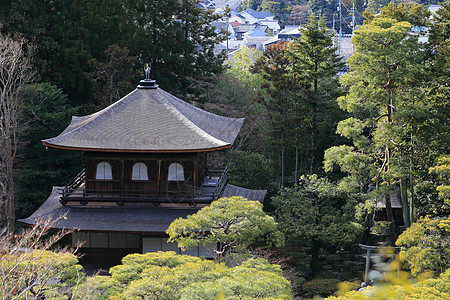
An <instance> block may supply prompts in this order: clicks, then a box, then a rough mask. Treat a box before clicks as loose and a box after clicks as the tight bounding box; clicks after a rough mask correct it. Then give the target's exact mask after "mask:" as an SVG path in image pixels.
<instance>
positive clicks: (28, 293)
mask: <svg viewBox="0 0 450 300" xmlns="http://www.w3.org/2000/svg"><path fill="white" fill-rule="evenodd" d="M77 263H78V259H77V258H76V256H75V255H73V254H72V253H64V252H60V253H55V252H52V251H48V250H32V251H30V252H22V253H14V254H4V255H2V256H1V257H0V272H1V274H2V276H0V289H1V290H2V292H1V293H0V294H1V295H2V297H3V296H5V295H9V296H14V297H20V299H25V298H28V297H33V296H35V295H42V294H43V293H44V294H55V295H60V294H59V293H58V290H59V288H60V287H61V285H62V284H64V285H65V286H66V287H67V289H68V288H69V287H72V286H74V285H76V284H78V282H79V281H80V279H81V278H82V277H83V276H82V275H81V269H82V267H81V266H80V265H77ZM8 292H10V293H8ZM60 296H61V295H60ZM2 299H11V298H9V297H6V298H2Z"/></svg>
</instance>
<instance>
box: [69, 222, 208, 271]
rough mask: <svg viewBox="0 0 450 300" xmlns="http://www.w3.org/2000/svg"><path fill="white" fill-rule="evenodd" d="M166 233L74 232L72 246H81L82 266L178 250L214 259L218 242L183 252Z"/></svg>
mask: <svg viewBox="0 0 450 300" xmlns="http://www.w3.org/2000/svg"><path fill="white" fill-rule="evenodd" d="M167 240H168V237H167V236H164V235H163V234H160V235H148V234H141V233H117V232H83V231H78V232H73V233H72V234H71V243H72V247H74V248H76V247H77V246H78V247H79V249H78V253H79V254H81V255H80V263H81V264H82V265H94V266H101V268H102V269H108V268H110V267H112V266H115V265H118V264H120V263H121V260H122V258H123V257H124V256H126V255H128V254H132V253H148V252H157V251H174V252H176V253H178V254H186V255H191V256H198V257H205V258H214V257H215V252H214V250H217V245H209V246H197V247H194V248H192V249H189V250H186V251H181V249H180V248H178V246H177V245H176V243H169V242H168V241H167Z"/></svg>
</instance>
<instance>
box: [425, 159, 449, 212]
mask: <svg viewBox="0 0 450 300" xmlns="http://www.w3.org/2000/svg"><path fill="white" fill-rule="evenodd" d="M429 170H430V173H434V174H437V176H438V178H439V181H440V182H441V185H439V186H438V187H437V188H436V189H437V191H438V192H439V197H441V198H443V199H444V202H446V203H447V204H448V205H450V155H443V156H441V157H439V158H438V159H437V163H436V165H435V166H434V167H430V169H429Z"/></svg>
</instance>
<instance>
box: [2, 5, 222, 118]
mask: <svg viewBox="0 0 450 300" xmlns="http://www.w3.org/2000/svg"><path fill="white" fill-rule="evenodd" d="M9 2H10V3H9V4H8V5H5V7H4V9H3V7H2V13H1V14H0V18H1V19H0V23H2V24H4V27H3V28H2V31H3V32H7V33H11V34H14V35H19V36H20V35H21V36H24V37H25V38H27V39H28V40H30V41H31V40H32V41H34V44H35V55H34V64H35V66H36V69H38V70H40V75H41V78H42V80H44V81H48V82H51V83H52V84H54V85H56V86H58V87H61V88H62V89H63V90H64V92H65V93H67V94H68V95H69V98H70V99H71V101H72V102H73V103H75V104H77V105H81V104H84V105H87V104H91V103H92V100H93V99H92V93H93V90H92V86H91V83H90V81H89V80H88V77H89V76H87V75H86V74H92V73H95V71H94V68H95V67H96V66H98V65H102V64H109V62H110V57H108V54H107V53H105V51H106V50H107V49H109V47H110V46H112V45H117V46H118V47H120V48H121V49H125V48H127V49H128V50H129V51H130V52H129V55H128V57H127V59H130V64H129V66H124V67H120V68H119V69H118V70H121V71H125V73H123V74H122V75H123V76H126V77H127V78H125V79H121V80H119V81H122V82H126V85H127V86H128V82H131V81H133V80H134V74H130V73H129V72H128V71H127V69H128V68H132V69H133V70H135V71H139V72H140V73H141V72H142V71H141V70H142V66H143V64H144V63H147V62H148V63H152V77H153V78H154V79H156V80H157V81H158V83H159V85H160V86H161V87H162V88H164V89H166V90H169V91H171V92H175V93H177V94H181V95H185V94H186V93H187V92H188V91H189V87H190V84H191V81H192V79H191V78H200V77H205V76H210V75H212V74H217V73H220V72H221V71H222V69H223V57H222V56H215V55H214V51H213V48H214V46H215V44H217V43H218V42H220V41H221V40H223V39H224V37H222V36H219V35H217V34H216V33H215V32H214V29H213V28H212V27H211V26H210V25H209V24H210V23H211V22H212V21H215V20H217V19H219V18H220V16H219V15H216V14H214V13H213V11H211V10H204V9H202V8H200V7H198V3H199V0H188V1H177V0H158V1H147V0H146V1H144V0H138V1H130V0H126V1H123V0H109V1H103V0H94V1H92V0H89V1H87V0H77V1H37V2H36V1H31V0H30V1H28V0H26V1H19V0H13V1H9ZM10 16H12V17H10ZM93 60H94V61H95V62H96V63H94V64H91V65H90V64H89V62H90V61H91V62H92V61H93ZM119 76H120V74H117V76H116V79H117V77H119ZM116 82H117V81H116ZM136 85H137V82H134V86H136ZM120 92H121V93H122V91H120ZM191 92H192V91H191ZM97 96H98V95H97ZM108 100H109V99H108ZM87 110H88V111H89V110H90V107H89V105H87Z"/></svg>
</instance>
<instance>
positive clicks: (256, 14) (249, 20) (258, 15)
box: [239, 9, 275, 24]
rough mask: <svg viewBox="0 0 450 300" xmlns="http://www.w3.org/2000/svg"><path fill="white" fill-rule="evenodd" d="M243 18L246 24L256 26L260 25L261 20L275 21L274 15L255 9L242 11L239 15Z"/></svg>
mask: <svg viewBox="0 0 450 300" xmlns="http://www.w3.org/2000/svg"><path fill="white" fill-rule="evenodd" d="M239 14H240V15H241V16H242V17H244V18H245V23H246V24H255V23H258V21H261V20H272V21H273V20H274V18H275V17H274V15H272V14H271V13H269V12H267V11H255V10H253V9H248V10H244V11H241V12H240V13H239Z"/></svg>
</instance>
